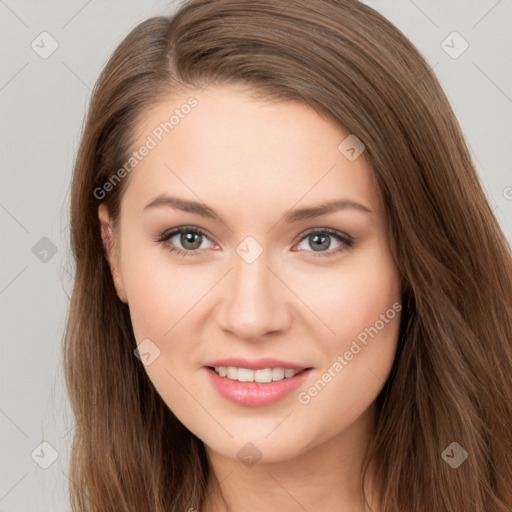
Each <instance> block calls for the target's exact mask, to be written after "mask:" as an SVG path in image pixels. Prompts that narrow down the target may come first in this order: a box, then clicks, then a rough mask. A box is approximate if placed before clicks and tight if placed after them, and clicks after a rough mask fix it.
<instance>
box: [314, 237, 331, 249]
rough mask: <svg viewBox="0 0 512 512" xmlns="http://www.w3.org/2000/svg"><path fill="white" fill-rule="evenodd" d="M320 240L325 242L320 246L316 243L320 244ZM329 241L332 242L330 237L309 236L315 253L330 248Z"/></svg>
mask: <svg viewBox="0 0 512 512" xmlns="http://www.w3.org/2000/svg"><path fill="white" fill-rule="evenodd" d="M319 240H323V241H322V242H320V243H319V244H317V243H316V242H318V241H319ZM329 240H330V237H329V236H325V235H310V236H309V241H310V243H311V247H312V248H313V250H315V251H317V250H319V249H328V248H329Z"/></svg>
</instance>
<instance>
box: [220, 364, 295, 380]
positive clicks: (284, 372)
mask: <svg viewBox="0 0 512 512" xmlns="http://www.w3.org/2000/svg"><path fill="white" fill-rule="evenodd" d="M299 372H300V370H293V369H291V368H264V369H263V370H250V369H248V368H236V367H235V366H228V367H226V366H216V367H215V373H217V374H218V375H220V376H221V377H227V378H228V379H231V380H237V381H239V382H260V383H268V382H276V381H278V380H283V379H290V378H291V377H294V376H295V375H297V373H299Z"/></svg>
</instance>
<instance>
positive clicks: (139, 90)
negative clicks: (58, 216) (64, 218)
mask: <svg viewBox="0 0 512 512" xmlns="http://www.w3.org/2000/svg"><path fill="white" fill-rule="evenodd" d="M71 217H72V219H71V237H72V249H73V253H74V257H75V261H76V276H75V285H74V291H73V296H72V301H71V309H70V315H69V321H68V326H67V332H66V339H65V353H64V355H65V369H66V380H67V385H68V389H69V394H70V399H71V404H72V407H73V410H74V413H75V416H76V418H77V428H76V430H75V437H74V442H73V449H72V458H71V487H70V491H71V498H72V506H73V509H74V510H75V511H80V512H84V511H86V510H101V511H110V510H112V511H114V510H115V511H120V510H127V511H128V510H137V511H159V512H160V511H185V510H199V511H201V512H220V511H222V512H223V511H229V510H233V511H234V510H248V511H254V510H280V511H292V510H293V511H295V510H310V511H311V510H323V511H327V512H329V511H334V510H337V511H342V512H344V511H366V510H372V511H380V512H391V511H397V510H404V511H405V510H407V511H415V512H427V511H428V512H431V511H433V510H436V511H450V512H462V511H464V512H468V511H474V512H476V511H478V512H484V511H485V512H487V511H493V512H505V511H510V510H512V508H511V507H512V455H511V454H512V436H511V433H510V423H511V420H512V383H511V379H510V375H511V371H512V349H511V338H512V335H511V333H512V304H511V297H512V257H511V253H510V249H509V247H508V245H507V243H506V240H505V238H504V236H503V234H502V232H501V230H500V228H499V225H498V223H497V221H496V219H495V218H494V216H493V214H492V212H491V209H490V207H489V205H488V202H487V200H486V198H485V195H484V193H483V191H482V189H481V187H480V184H479V181H478V177H477V174H476V172H475V168H474V165H473V163H472V161H471V158H470V155H469V152H468V149H467V146H466V144H465V141H464V138H463V136H462V133H461V130H460V127H459V125H458V123H457V120H456V118H455V116H454V114H453V112H452V110H451V108H450V106H449V104H448V102H447V99H446V97H445V95H444V93H443V91H442V89H441V87H440V85H439V83H438V82H437V80H436V78H435V76H434V75H433V73H432V72H431V70H430V69H429V67H428V65H427V63H426V62H425V60H424V59H423V57H422V56H421V55H420V54H419V53H418V51H417V50H416V49H415V48H414V47H413V45H412V44H411V43H410V42H409V41H408V40H407V39H406V38H405V37H404V36H403V34H402V33H401V32H400V31H398V30H397V29H396V28H395V27H393V26H392V25H391V24H390V23H389V22H388V21H387V20H386V19H384V18H383V17H382V16H381V15H379V14H378V13H377V12H375V11H374V10H372V9H371V8H369V7H367V6H365V5H363V4H360V3H358V2H355V1H353V0H311V1H308V2H288V1H284V0H282V1H281V0H257V1H254V0H191V1H188V2H185V3H184V4H183V5H182V6H181V7H180V8H179V10H178V11H177V12H176V13H175V14H174V15H173V16H169V17H157V18H152V19H149V20H147V21H145V22H144V23H141V24H140V25H139V26H137V27H136V28H135V29H134V30H133V31H132V32H131V33H130V34H129V35H128V36H127V37H126V39H125V40H124V41H123V42H122V43H121V44H120V45H119V47H118V48H117V49H116V51H115V52H114V54H113V55H112V57H111V59H110V60H109V62H108V63H107V65H106V67H105V69H104V71H103V72H102V75H101V76H100V78H99V80H98V83H97V84H96V87H95V90H94V95H93V98H92V101H91V105H90V108H89V113H88V117H87V122H86V125H85V129H84V133H83V137H82V142H81V145H80V149H79V152H78V155H77V159H76V165H75V170H74V176H73V184H72V204H71Z"/></svg>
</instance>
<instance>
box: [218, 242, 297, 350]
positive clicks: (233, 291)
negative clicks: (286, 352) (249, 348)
mask: <svg viewBox="0 0 512 512" xmlns="http://www.w3.org/2000/svg"><path fill="white" fill-rule="evenodd" d="M281 279H282V278H281ZM281 279H280V278H278V277H277V276H276V272H275V270H271V269H270V268H269V267H268V261H267V257H266V252H265V251H263V253H262V254H261V255H260V256H259V258H257V259H256V261H254V262H252V263H248V262H246V261H244V260H243V259H242V258H240V257H239V256H238V255H235V263H234V268H233V269H232V270H231V272H229V274H228V275H227V276H226V279H224V280H223V281H224V286H223V289H222V292H221V293H222V299H221V300H222V302H221V306H220V308H219V314H218V323H219V325H220V327H221V328H222V329H223V330H224V331H227V332H229V333H231V334H232V335H233V336H234V337H236V338H237V339H243V340H251V341H252V340H258V339H260V338H262V337H263V336H264V335H265V334H269V333H276V332H279V331H285V330H286V329H287V328H288V326H289V324H290V323H291V311H290V304H289V300H290V292H289V291H288V292H287V288H286V286H285V285H284V284H283V282H282V281H281Z"/></svg>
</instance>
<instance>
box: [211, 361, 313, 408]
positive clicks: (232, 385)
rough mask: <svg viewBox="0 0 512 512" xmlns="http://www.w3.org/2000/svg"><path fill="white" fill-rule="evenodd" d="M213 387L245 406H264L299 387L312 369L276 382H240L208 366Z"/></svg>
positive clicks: (224, 395)
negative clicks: (219, 373) (221, 374)
mask: <svg viewBox="0 0 512 512" xmlns="http://www.w3.org/2000/svg"><path fill="white" fill-rule="evenodd" d="M206 370H207V372H208V375H209V377H210V381H211V383H212V384H213V387H214V388H215V389H216V390H217V391H218V392H219V393H220V394H221V395H222V396H223V397H225V398H227V399H228V400H231V401H232V402H234V403H235V404H237V405H243V406H245V407H263V406H265V405H270V404H273V403H276V402H278V401H279V400H281V399H282V398H284V397H285V396H287V395H289V394H290V393H291V392H292V391H294V390H295V389H297V388H298V387H299V386H300V385H301V384H302V383H303V382H304V381H305V380H306V378H307V377H308V375H309V372H310V371H311V369H307V370H304V371H302V372H301V373H299V374H297V375H295V377H291V378H289V379H282V380H278V381H275V382H268V383H261V382H239V381H237V380H232V379H228V378H227V377H221V376H220V375H218V374H217V373H215V371H214V370H213V369H211V368H206Z"/></svg>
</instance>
